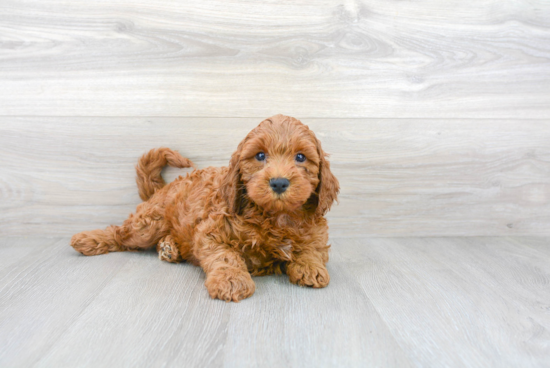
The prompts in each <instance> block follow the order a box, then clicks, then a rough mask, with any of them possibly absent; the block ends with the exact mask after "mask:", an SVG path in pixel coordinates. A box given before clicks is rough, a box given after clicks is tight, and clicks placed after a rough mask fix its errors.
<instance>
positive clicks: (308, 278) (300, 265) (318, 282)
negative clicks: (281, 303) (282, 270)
mask: <svg viewBox="0 0 550 368" xmlns="http://www.w3.org/2000/svg"><path fill="white" fill-rule="evenodd" d="M286 273H287V274H288V278H289V280H290V282H292V283H293V284H296V285H300V286H312V287H314V288H324V287H325V286H327V285H328V283H329V282H330V276H329V275H328V271H327V268H326V267H325V266H324V265H322V264H318V263H308V262H305V261H302V260H297V261H295V262H291V263H289V264H288V266H287V270H286Z"/></svg>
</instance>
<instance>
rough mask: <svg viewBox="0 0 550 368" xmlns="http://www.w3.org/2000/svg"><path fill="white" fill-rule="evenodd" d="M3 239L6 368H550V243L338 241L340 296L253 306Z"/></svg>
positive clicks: (151, 258)
mask: <svg viewBox="0 0 550 368" xmlns="http://www.w3.org/2000/svg"><path fill="white" fill-rule="evenodd" d="M68 240H69V239H68V238H2V239H0V366H2V367H31V366H32V367H34V366H37V367H69V366H70V367H76V366H79V367H80V366H82V367H123V366H139V367H156V366H175V365H177V366H186V367H192V366H194V367H210V366H213V367H216V366H222V365H223V366H227V367H277V366H279V367H282V366H285V367H325V366H333V367H336V366H338V367H368V366H385V367H409V366H416V367H545V366H546V367H550V287H549V285H550V267H549V266H548V265H549V264H550V239H548V238H532V237H531V238H529V237H526V238H521V237H498V238H496V237H495V238H493V237H479V238H475V237H471V238H467V237H454V238H452V237H448V238H363V239H345V238H337V239H333V240H332V244H333V247H332V253H331V260H330V262H329V264H328V268H329V271H330V273H331V283H330V285H329V287H328V288H326V289H322V290H314V289H309V288H300V287H297V286H294V285H291V284H289V282H288V280H287V279H286V277H284V276H277V277H275V276H267V277H258V278H255V281H256V285H257V288H256V293H255V294H254V296H253V297H252V298H250V299H248V300H245V301H242V302H241V303H238V304H234V303H224V302H221V301H218V300H211V299H210V298H209V296H208V294H207V292H206V290H205V288H204V286H203V282H204V275H203V273H202V271H201V270H200V269H199V268H196V267H193V266H191V265H189V264H179V265H174V264H168V263H165V262H161V261H159V260H158V259H157V257H156V254H155V253H154V252H142V253H114V254H109V255H104V256H97V257H84V256H81V255H80V254H78V253H76V252H75V251H74V250H73V249H72V248H70V247H69V245H68Z"/></svg>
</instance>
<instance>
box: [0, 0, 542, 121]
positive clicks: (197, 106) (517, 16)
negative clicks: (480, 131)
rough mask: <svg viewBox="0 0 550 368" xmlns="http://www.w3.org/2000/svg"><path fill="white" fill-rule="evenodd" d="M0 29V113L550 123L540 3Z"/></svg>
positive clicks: (101, 11) (81, 20) (5, 10)
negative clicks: (277, 115)
mask: <svg viewBox="0 0 550 368" xmlns="http://www.w3.org/2000/svg"><path fill="white" fill-rule="evenodd" d="M251 9H253V11H251ZM0 22H1V23H0V24H1V27H0V36H1V38H2V47H1V48H0V80H1V83H0V101H2V104H0V114H1V115H12V116H14V115H33V116H37V115H50V116H52V115H54V116H58V115H63V116H82V115H85V116H134V115H139V116H201V117H207V116H215V117H226V116H234V117H235V116H247V117H258V116H260V117H262V116H270V115H273V114H275V113H286V114H289V115H295V116H300V117H377V118H386V117H406V118H411V117H418V118H431V117H440V118H457V117H461V118H464V117H470V118H480V117H483V118H496V117H498V118H537V119H540V118H544V119H548V118H550V104H548V95H549V93H550V4H549V3H548V2H547V1H544V0H537V1H516V2H494V1H477V0H468V1H445V2H442V1H438V0H422V1H415V2H414V3H407V2H388V1H385V0H372V1H370V0H369V1H367V0H362V1H345V0H324V1H315V2H311V1H306V0H300V1H286V2H283V3H281V2H263V3H261V4H258V3H257V2H250V1H246V0H230V1H228V0H216V1H206V2H205V1H200V0H194V1H179V0H157V1H154V2H151V1H144V0H116V1H113V0H100V1H73V0H70V1H69V0H55V1H47V2H44V1H40V0H24V1H21V0H3V1H2V3H1V4H0Z"/></svg>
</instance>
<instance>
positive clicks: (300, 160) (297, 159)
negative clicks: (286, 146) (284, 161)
mask: <svg viewBox="0 0 550 368" xmlns="http://www.w3.org/2000/svg"><path fill="white" fill-rule="evenodd" d="M305 160H306V156H304V155H303V154H302V153H298V154H297V155H296V161H298V162H304V161H305Z"/></svg>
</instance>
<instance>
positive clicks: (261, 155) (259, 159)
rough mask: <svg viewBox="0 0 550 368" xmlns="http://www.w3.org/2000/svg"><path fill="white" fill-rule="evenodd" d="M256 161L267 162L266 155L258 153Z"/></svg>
mask: <svg viewBox="0 0 550 368" xmlns="http://www.w3.org/2000/svg"><path fill="white" fill-rule="evenodd" d="M256 160H258V161H265V153H263V152H258V153H256Z"/></svg>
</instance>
